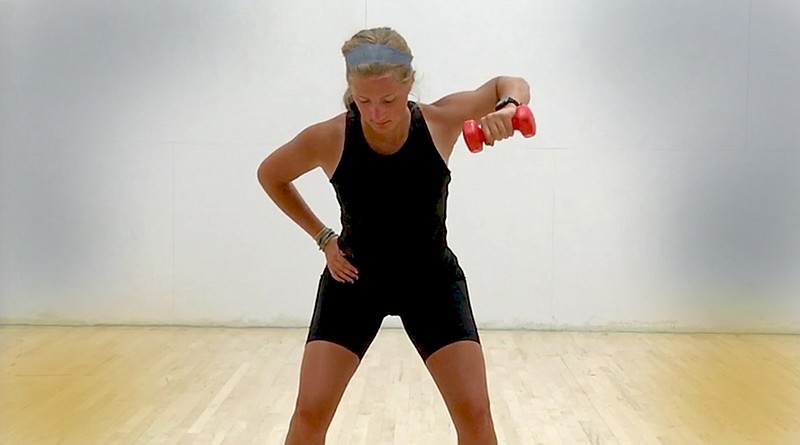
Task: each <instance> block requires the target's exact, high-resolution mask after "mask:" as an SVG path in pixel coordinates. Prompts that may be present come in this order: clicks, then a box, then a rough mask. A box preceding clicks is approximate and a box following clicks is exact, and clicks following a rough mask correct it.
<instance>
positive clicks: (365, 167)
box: [258, 28, 530, 445]
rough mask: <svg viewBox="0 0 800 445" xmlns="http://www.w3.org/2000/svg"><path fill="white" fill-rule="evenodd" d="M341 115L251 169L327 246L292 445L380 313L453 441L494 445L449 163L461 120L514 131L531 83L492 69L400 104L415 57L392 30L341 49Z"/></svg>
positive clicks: (348, 369) (311, 427)
mask: <svg viewBox="0 0 800 445" xmlns="http://www.w3.org/2000/svg"><path fill="white" fill-rule="evenodd" d="M342 54H343V55H344V57H345V62H346V66H347V83H348V90H347V93H346V94H345V106H346V107H347V111H346V112H344V113H342V114H339V115H338V116H335V117H333V118H332V119H330V120H327V121H324V122H320V123H316V124H314V125H311V126H309V127H308V128H306V129H304V130H303V131H301V132H300V133H299V134H298V135H297V136H296V137H295V138H294V139H292V140H291V141H289V142H288V143H286V144H285V145H283V146H282V147H280V148H279V149H277V150H276V151H274V152H273V153H272V154H270V155H269V156H268V157H267V158H266V159H265V160H264V161H263V162H262V164H261V165H260V167H259V169H258V179H259V182H260V183H261V185H262V187H263V188H264V190H265V191H266V193H267V194H268V195H269V197H270V198H272V200H273V201H274V202H275V203H276V204H277V206H278V207H279V208H280V209H281V210H282V211H283V212H284V213H285V214H286V215H287V216H288V217H290V218H291V219H292V220H293V221H294V222H295V223H297V224H298V225H299V226H300V227H301V228H302V229H303V230H305V231H306V233H308V235H309V236H310V237H313V238H314V239H315V241H316V242H317V245H318V247H319V249H320V250H322V251H323V252H324V253H325V259H326V263H327V264H326V267H325V269H324V271H323V273H322V276H321V277H320V280H319V285H318V292H317V300H316V304H315V308H314V314H313V319H312V322H311V325H310V328H309V333H308V338H307V342H306V347H305V351H304V355H303V360H302V365H301V370H300V385H299V391H298V396H297V402H296V406H295V411H294V414H293V416H292V419H291V423H290V426H289V432H288V435H287V438H286V444H287V445H295V444H298V445H299V444H303V445H309V444H323V443H324V442H325V435H326V432H327V430H328V427H329V425H330V423H331V420H332V419H333V415H334V413H335V411H336V408H337V406H338V404H339V401H340V400H341V397H342V395H343V394H344V391H345V388H346V386H347V384H348V382H349V381H350V379H351V377H352V376H353V374H354V373H355V371H356V368H357V367H358V365H359V363H360V362H361V360H362V358H363V357H364V354H365V353H366V351H367V348H368V347H369V345H370V343H371V342H372V341H373V339H374V338H375V336H376V334H377V332H378V330H379V328H380V326H381V322H382V320H383V318H384V317H385V316H386V315H398V316H399V317H400V319H401V320H402V323H403V326H404V328H405V330H406V332H407V333H408V336H409V338H410V339H411V341H412V343H413V344H414V346H415V347H416V348H417V351H419V354H420V357H421V358H422V360H423V361H424V363H425V366H426V367H427V368H428V370H429V371H430V373H431V375H432V377H433V379H434V381H435V382H436V385H437V387H438V388H439V391H440V392H441V394H442V397H443V398H444V401H445V404H446V405H447V408H448V411H449V413H450V415H451V418H452V420H453V423H454V425H455V427H456V431H457V434H458V443H459V444H460V445H467V444H481V445H488V444H496V443H497V439H496V435H495V431H494V425H493V423H492V417H491V413H490V403H489V395H488V391H487V384H486V371H485V364H484V358H483V352H482V349H481V345H480V338H479V335H478V331H477V327H476V325H475V321H474V318H473V314H472V309H471V307H470V303H469V296H468V291H467V285H466V280H465V276H464V272H463V270H462V269H461V267H460V266H459V264H458V260H457V257H456V255H455V254H454V253H453V252H452V250H450V248H449V247H448V245H447V229H446V226H445V220H446V202H447V194H448V185H449V182H450V170H449V169H448V167H447V162H448V160H449V158H450V155H451V153H452V151H453V146H454V145H455V143H456V142H457V141H458V139H459V137H460V136H461V130H462V125H463V123H464V121H466V120H468V119H475V120H479V123H480V124H481V128H482V129H483V132H484V134H485V136H486V144H487V145H493V144H494V142H495V141H499V140H502V139H505V138H508V137H510V136H511V135H512V134H513V132H514V129H513V127H512V123H511V118H512V116H513V115H514V110H515V108H516V106H517V105H519V104H526V103H528V101H529V98H530V97H529V86H528V83H527V82H526V81H525V80H524V79H521V78H516V77H506V76H501V77H496V78H494V79H491V80H489V81H488V82H486V83H484V84H483V85H481V86H480V87H479V88H477V89H475V90H473V91H464V92H458V93H454V94H450V95H447V96H445V97H443V98H441V99H439V100H438V101H436V102H434V103H431V104H422V103H415V102H412V101H409V100H408V95H409V93H410V91H411V88H412V86H413V84H414V74H415V73H414V70H413V68H412V66H411V61H412V54H411V50H410V49H409V48H408V45H407V44H406V42H405V40H404V39H403V37H402V36H400V35H399V34H398V33H397V32H395V31H394V30H392V29H390V28H374V29H367V30H363V31H360V32H358V33H356V34H355V35H354V36H353V37H352V38H351V39H350V40H348V41H347V42H346V43H345V44H344V46H343V47H342ZM317 167H321V168H322V169H323V171H324V172H325V174H326V175H327V177H328V178H329V179H330V182H331V184H332V185H333V187H334V189H335V191H336V197H337V200H338V201H339V204H340V206H341V225H342V234H341V235H337V234H336V233H334V231H333V230H331V229H329V228H327V227H326V226H325V224H323V222H322V221H320V220H319V219H318V218H317V217H316V216H315V214H314V213H313V212H312V210H311V209H310V208H309V207H308V206H307V205H306V203H305V201H304V200H303V198H302V197H301V196H300V195H299V194H298V192H297V189H296V188H295V187H294V186H293V185H292V181H294V180H295V179H296V178H298V177H299V176H301V175H303V174H305V173H307V172H309V171H311V170H313V169H315V168H317Z"/></svg>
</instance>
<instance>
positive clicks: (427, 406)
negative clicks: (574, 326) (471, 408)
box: [0, 326, 800, 445]
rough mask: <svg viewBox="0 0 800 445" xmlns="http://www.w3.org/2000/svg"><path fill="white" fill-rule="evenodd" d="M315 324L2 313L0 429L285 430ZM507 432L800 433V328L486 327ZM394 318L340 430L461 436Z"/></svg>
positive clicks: (572, 436)
mask: <svg viewBox="0 0 800 445" xmlns="http://www.w3.org/2000/svg"><path fill="white" fill-rule="evenodd" d="M304 338H305V330H304V329H260V328H259V329H255V328H253V329H226V328H170V327H34V326H5V327H0V444H9V445H11V444H13V445H28V444H80V445H93V444H103V445H112V444H201V445H205V444H239V445H241V444H282V443H283V436H284V434H285V432H286V428H287V425H288V421H289V417H290V415H291V413H292V407H293V403H294V397H295V392H296V389H297V386H296V385H297V377H298V370H299V363H300V358H301V355H302V350H303V341H304ZM482 338H483V345H484V351H485V354H486V359H487V368H488V370H487V372H488V376H489V388H490V393H491V394H490V395H491V400H492V410H493V415H494V419H495V424H496V427H497V434H498V438H499V440H500V443H501V444H504V445H534V444H548V445H549V444H553V445H555V444H566V445H580V444H630V445H647V444H675V445H692V444H713V445H736V444H759V445H770V444H781V445H783V444H786V445H797V444H800V336H790V335H721V334H655V333H652V334H651V333H590V332H538V331H488V330H484V331H482ZM455 443H456V440H455V432H454V429H453V427H452V425H451V423H450V419H449V417H448V415H447V411H446V410H445V407H444V404H443V403H442V400H441V398H440V396H439V394H438V393H437V392H436V388H435V386H434V384H433V381H432V380H431V378H430V376H429V375H428V373H427V371H426V370H425V368H424V365H423V364H422V362H421V361H420V359H419V358H418V357H417V355H416V352H415V351H414V349H413V347H412V346H411V344H410V342H409V340H408V339H407V338H406V336H405V333H404V332H403V331H402V330H397V329H384V330H382V331H381V332H380V334H379V335H378V338H377V339H376V341H375V343H374V344H373V346H372V348H371V349H370V350H369V351H368V353H367V356H366V357H365V359H364V362H363V363H362V365H361V367H360V368H359V370H358V372H357V373H356V375H355V377H354V378H353V381H352V382H351V384H350V386H349V387H348V390H347V392H346V393H345V396H344V399H343V400H342V404H341V405H340V407H339V411H338V412H337V414H336V417H335V418H334V422H333V425H332V426H331V429H330V432H329V435H328V444H329V445H357V444H368V445H389V444H409V445H411V444H414V445H426V444H432V445H434V444H435V445H447V444H453V445H455Z"/></svg>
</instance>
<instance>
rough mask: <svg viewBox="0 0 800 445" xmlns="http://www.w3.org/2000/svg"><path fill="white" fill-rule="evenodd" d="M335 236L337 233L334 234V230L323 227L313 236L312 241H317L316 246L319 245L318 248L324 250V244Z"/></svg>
mask: <svg viewBox="0 0 800 445" xmlns="http://www.w3.org/2000/svg"><path fill="white" fill-rule="evenodd" d="M336 236H338V235H336V232H334V231H333V229H331V228H330V227H325V228H324V229H322V230H320V232H319V233H318V234H317V235H316V236H315V237H314V241H316V242H317V247H319V250H325V245H327V244H328V241H330V240H331V239H333V238H334V237H336Z"/></svg>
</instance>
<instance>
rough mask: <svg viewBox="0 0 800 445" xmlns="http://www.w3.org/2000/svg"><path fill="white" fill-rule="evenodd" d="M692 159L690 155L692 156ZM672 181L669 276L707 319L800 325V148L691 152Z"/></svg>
mask: <svg viewBox="0 0 800 445" xmlns="http://www.w3.org/2000/svg"><path fill="white" fill-rule="evenodd" d="M693 158H694V157H693ZM695 159H696V160H697V161H698V162H697V163H695V164H694V165H692V166H687V172H691V173H689V174H687V176H686V177H683V178H675V182H674V183H675V190H674V193H675V195H674V199H675V203H676V204H677V206H676V207H675V210H674V218H675V219H674V220H673V221H670V222H669V223H665V227H670V228H674V230H675V232H674V233H672V234H670V238H671V239H672V240H673V241H674V242H673V243H672V246H673V248H674V249H675V250H674V251H673V252H672V255H671V258H672V261H673V266H674V270H673V271H672V272H673V276H674V277H675V280H678V281H679V282H678V283H676V285H677V286H678V287H679V288H682V289H686V293H685V296H686V298H689V299H690V301H687V302H686V304H687V305H688V306H689V307H700V308H702V311H703V312H704V314H700V315H702V316H705V317H707V318H709V319H710V321H711V324H713V325H719V326H723V327H732V328H734V329H736V328H738V327H740V328H743V329H750V328H755V329H766V330H774V329H781V327H787V328H788V327H791V326H794V328H796V327H797V326H798V325H800V306H799V305H798V303H797V300H798V298H797V297H798V293H799V292H800V274H798V271H800V229H798V228H799V227H800V175H798V174H797V172H798V171H800V152H797V153H792V152H772V151H748V152H741V151H731V152H722V151H720V152H714V153H713V154H706V155H701V156H697V157H696V158H695Z"/></svg>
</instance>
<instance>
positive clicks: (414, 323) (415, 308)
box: [307, 268, 480, 360]
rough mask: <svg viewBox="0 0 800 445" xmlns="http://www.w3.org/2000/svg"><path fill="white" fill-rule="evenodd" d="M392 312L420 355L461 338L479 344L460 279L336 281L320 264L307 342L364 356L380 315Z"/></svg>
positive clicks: (360, 357)
mask: <svg viewBox="0 0 800 445" xmlns="http://www.w3.org/2000/svg"><path fill="white" fill-rule="evenodd" d="M387 315H397V316H399V317H400V320H401V321H402V323H403V327H404V329H405V331H406V333H407V334H408V336H409V338H410V339H411V342H412V343H413V344H414V346H415V347H416V348H417V351H418V352H419V355H420V357H422V359H423V360H427V359H428V357H430V356H431V354H433V353H434V352H436V351H437V350H439V349H440V348H442V347H444V346H447V345H449V344H451V343H455V342H457V341H461V340H472V341H475V342H478V343H480V338H479V336H478V329H477V327H476V324H475V319H474V317H473V314H472V307H471V305H470V301H469V293H468V291H467V283H466V280H465V279H464V278H462V277H459V278H457V279H455V280H451V279H448V280H442V279H440V280H438V281H437V280H433V279H429V280H428V281H425V280H420V281H417V282H413V283H408V277H404V278H403V279H401V278H397V279H388V278H382V279H376V278H373V279H369V278H359V280H357V281H356V282H355V283H353V284H350V283H340V282H338V281H336V280H334V279H333V277H332V276H331V274H330V272H329V271H328V270H327V268H326V269H325V271H324V272H323V274H322V276H321V277H320V280H319V287H318V290H317V300H316V303H315V305H314V315H313V318H312V320H311V326H310V328H309V332H308V338H307V342H310V341H314V340H325V341H329V342H332V343H335V344H338V345H340V346H343V347H345V348H347V349H348V350H350V351H352V352H353V353H355V354H356V355H357V356H358V357H359V359H362V358H364V354H366V352H367V349H368V348H369V346H370V344H371V343H372V341H373V340H374V339H375V336H376V335H377V334H378V330H379V329H380V327H381V324H382V322H383V319H384V317H386V316H387Z"/></svg>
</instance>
